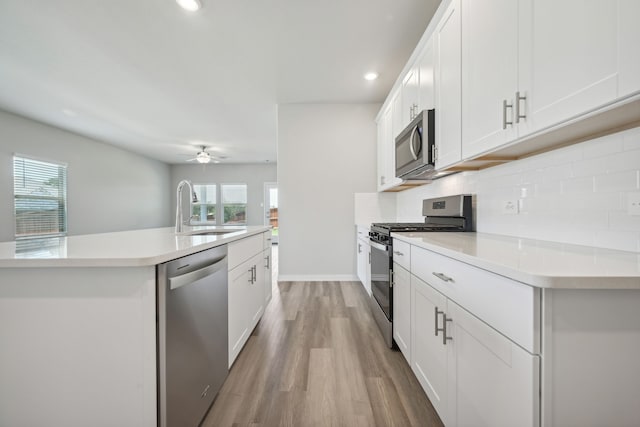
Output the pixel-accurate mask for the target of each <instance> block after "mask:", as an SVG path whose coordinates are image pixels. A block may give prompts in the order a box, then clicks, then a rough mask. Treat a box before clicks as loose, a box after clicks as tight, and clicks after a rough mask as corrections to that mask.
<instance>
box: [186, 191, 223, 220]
mask: <svg viewBox="0 0 640 427" xmlns="http://www.w3.org/2000/svg"><path fill="white" fill-rule="evenodd" d="M193 191H194V192H195V193H196V196H198V201H197V202H196V203H193V204H192V205H191V216H192V217H193V218H194V219H193V222H194V223H207V222H213V223H214V224H215V222H216V202H217V191H216V185H215V184H194V186H193Z"/></svg>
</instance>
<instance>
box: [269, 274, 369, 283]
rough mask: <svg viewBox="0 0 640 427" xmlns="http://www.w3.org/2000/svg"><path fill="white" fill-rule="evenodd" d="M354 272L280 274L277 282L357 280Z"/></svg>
mask: <svg viewBox="0 0 640 427" xmlns="http://www.w3.org/2000/svg"><path fill="white" fill-rule="evenodd" d="M358 280H359V279H358V276H356V275H355V274H353V275H352V274H280V275H278V282H357V281H358Z"/></svg>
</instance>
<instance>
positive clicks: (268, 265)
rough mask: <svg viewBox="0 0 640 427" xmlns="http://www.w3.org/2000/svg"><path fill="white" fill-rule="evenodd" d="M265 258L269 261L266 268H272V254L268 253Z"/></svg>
mask: <svg viewBox="0 0 640 427" xmlns="http://www.w3.org/2000/svg"><path fill="white" fill-rule="evenodd" d="M265 260H266V261H267V265H265V268H266V269H270V268H271V256H270V255H267V256H266V257H265Z"/></svg>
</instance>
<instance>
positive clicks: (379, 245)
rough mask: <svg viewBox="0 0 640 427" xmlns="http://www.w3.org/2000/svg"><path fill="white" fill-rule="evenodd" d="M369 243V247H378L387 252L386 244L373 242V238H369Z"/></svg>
mask: <svg viewBox="0 0 640 427" xmlns="http://www.w3.org/2000/svg"><path fill="white" fill-rule="evenodd" d="M369 244H370V245H371V247H373V248H376V249H379V250H381V251H383V252H389V247H388V246H386V245H381V244H380V243H378V242H374V241H373V240H369Z"/></svg>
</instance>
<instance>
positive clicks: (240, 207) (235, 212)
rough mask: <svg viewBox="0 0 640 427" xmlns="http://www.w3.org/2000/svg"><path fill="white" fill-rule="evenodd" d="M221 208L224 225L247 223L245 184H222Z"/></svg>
mask: <svg viewBox="0 0 640 427" xmlns="http://www.w3.org/2000/svg"><path fill="white" fill-rule="evenodd" d="M221 187H222V188H221V190H222V191H221V192H222V208H223V210H224V221H223V224H225V225H245V224H246V223H247V184H222V186H221Z"/></svg>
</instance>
